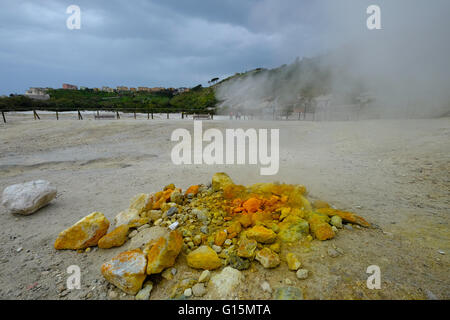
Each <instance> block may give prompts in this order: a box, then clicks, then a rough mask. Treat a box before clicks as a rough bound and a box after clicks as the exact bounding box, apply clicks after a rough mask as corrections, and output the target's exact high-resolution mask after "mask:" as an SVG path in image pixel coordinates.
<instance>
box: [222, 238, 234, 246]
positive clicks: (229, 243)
mask: <svg viewBox="0 0 450 320" xmlns="http://www.w3.org/2000/svg"><path fill="white" fill-rule="evenodd" d="M232 243H233V241H231V239H227V240H225V242H224V244H225V245H226V246H230V245H231V244H232Z"/></svg>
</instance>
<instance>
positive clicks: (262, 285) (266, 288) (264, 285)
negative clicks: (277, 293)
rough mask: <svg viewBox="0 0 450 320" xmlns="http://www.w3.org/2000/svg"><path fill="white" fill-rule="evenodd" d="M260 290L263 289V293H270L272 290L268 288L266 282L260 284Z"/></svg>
mask: <svg viewBox="0 0 450 320" xmlns="http://www.w3.org/2000/svg"><path fill="white" fill-rule="evenodd" d="M261 289H263V291H265V292H268V293H272V288H271V287H270V284H269V283H268V282H267V281H264V282H263V283H261Z"/></svg>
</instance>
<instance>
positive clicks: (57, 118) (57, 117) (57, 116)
mask: <svg viewBox="0 0 450 320" xmlns="http://www.w3.org/2000/svg"><path fill="white" fill-rule="evenodd" d="M56 120H59V115H58V110H56Z"/></svg>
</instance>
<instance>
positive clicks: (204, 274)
mask: <svg viewBox="0 0 450 320" xmlns="http://www.w3.org/2000/svg"><path fill="white" fill-rule="evenodd" d="M210 277H211V272H210V271H209V270H205V271H203V272H202V274H201V275H200V277H199V278H198V282H207V281H208V280H209V278H210Z"/></svg>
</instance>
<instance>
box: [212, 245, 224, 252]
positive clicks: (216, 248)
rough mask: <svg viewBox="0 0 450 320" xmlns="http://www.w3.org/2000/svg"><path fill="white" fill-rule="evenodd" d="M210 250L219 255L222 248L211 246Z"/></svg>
mask: <svg viewBox="0 0 450 320" xmlns="http://www.w3.org/2000/svg"><path fill="white" fill-rule="evenodd" d="M212 249H213V250H214V251H215V252H217V253H220V252H221V251H222V248H221V247H220V246H216V245H213V246H212Z"/></svg>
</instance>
